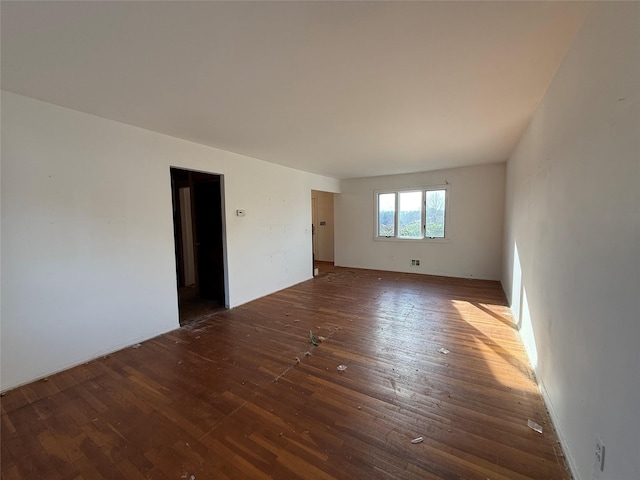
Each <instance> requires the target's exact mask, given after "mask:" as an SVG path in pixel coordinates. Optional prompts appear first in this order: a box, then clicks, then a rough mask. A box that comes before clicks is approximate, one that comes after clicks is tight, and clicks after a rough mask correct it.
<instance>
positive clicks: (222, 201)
mask: <svg viewBox="0 0 640 480" xmlns="http://www.w3.org/2000/svg"><path fill="white" fill-rule="evenodd" d="M173 170H181V171H183V172H187V173H188V175H189V185H188V186H189V190H190V201H191V223H192V229H193V242H194V245H193V250H194V263H195V276H196V285H197V288H198V289H199V288H200V283H199V279H198V276H199V274H198V251H197V250H198V249H197V248H196V245H195V242H196V238H197V234H196V231H195V228H196V227H195V215H196V214H195V204H194V203H195V202H194V181H193V178H192V177H193V175H192V174H196V175H199V174H205V175H212V176H216V177H218V179H219V183H220V221H221V235H222V268H223V272H222V275H223V283H224V300H223V303H224V307H225V308H230V302H229V263H228V255H227V252H228V249H227V214H226V201H225V199H226V192H225V178H224V174H222V173H215V172H207V171H203V170H195V169H190V168H184V167H181V166H176V165H170V167H169V172H170V178H171V182H170V188H171V198H172V202H175V201H176V200H178V201H179V193H178V190H179V188H177V187H176V186H175V185H174V181H173ZM174 208H175V204H174ZM179 218H180V207H179V204H178V219H179ZM172 222H173V223H174V246H175V248H174V250H175V252H176V254H177V253H178V249H180V252H179V253H180V254H182V251H181V250H182V242H183V239H182V235H180V237H179V238H178V237H177V236H176V235H175V228H176V225H175V214H174V212H173V209H172ZM178 227H180V226H178ZM174 262H176V266H175V272H176V297H177V295H178V289H177V287H178V286H179V285H180V282H181V277H180V276H184V272H183V271H182V268H181V265H180V264H179V262H178V259H177V257H176V255H174Z"/></svg>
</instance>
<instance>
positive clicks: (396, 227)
mask: <svg viewBox="0 0 640 480" xmlns="http://www.w3.org/2000/svg"><path fill="white" fill-rule="evenodd" d="M436 190H444V191H445V198H444V202H445V203H444V237H426V236H425V228H426V220H427V219H426V215H427V208H426V201H427V195H426V192H429V191H436ZM403 192H422V208H421V210H422V212H421V219H420V222H421V236H420V238H402V237H399V236H398V235H399V232H400V229H399V221H400V211H399V206H400V195H399V194H400V193H403ZM384 193H395V195H396V197H395V199H396V205H395V225H394V236H393V237H381V236H380V235H379V232H378V228H379V226H380V219H379V214H380V205H379V198H380V195H381V194H384ZM373 197H374V199H373V204H374V212H373V216H374V222H373V239H374V240H376V241H381V242H423V243H424V242H428V243H430V242H434V243H438V242H450V241H451V236H450V233H451V227H450V223H449V222H450V212H449V210H450V208H449V205H450V203H451V185H450V184H448V183H446V184H444V185H425V186H419V187H403V188H395V189H381V190H374V192H373Z"/></svg>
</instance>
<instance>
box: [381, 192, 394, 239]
mask: <svg viewBox="0 0 640 480" xmlns="http://www.w3.org/2000/svg"><path fill="white" fill-rule="evenodd" d="M395 235H396V194H395V193H381V194H379V195H378V236H379V237H395Z"/></svg>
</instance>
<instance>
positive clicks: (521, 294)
mask: <svg viewBox="0 0 640 480" xmlns="http://www.w3.org/2000/svg"><path fill="white" fill-rule="evenodd" d="M510 297H511V312H512V314H513V317H514V321H515V324H516V328H517V329H518V331H519V332H520V337H521V338H522V343H523V344H524V348H525V350H526V351H527V355H528V356H529V361H530V362H531V366H532V367H533V370H534V371H536V369H537V368H538V348H537V346H536V339H535V337H534V334H533V325H532V324H531V312H530V310H529V302H528V301H527V290H526V288H525V286H524V283H523V281H522V266H521V264H520V255H519V253H518V245H517V244H516V243H515V242H514V244H513V272H512V273H511V295H510Z"/></svg>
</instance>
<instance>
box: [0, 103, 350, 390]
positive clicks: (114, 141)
mask: <svg viewBox="0 0 640 480" xmlns="http://www.w3.org/2000/svg"><path fill="white" fill-rule="evenodd" d="M170 166H177V167H182V168H190V169H195V170H201V171H205V172H211V173H218V174H223V175H224V190H225V197H226V198H225V202H226V232H227V261H228V282H229V289H228V301H229V304H230V305H231V306H236V305H239V304H241V303H244V302H247V301H249V300H252V299H255V298H257V297H260V296H263V295H266V294H268V293H271V292H273V291H276V290H279V289H282V288H285V287H287V286H290V285H293V284H295V283H298V282H300V281H303V280H306V279H308V278H311V274H312V272H311V231H310V230H311V229H310V224H311V195H310V192H311V189H319V190H326V191H337V189H338V187H339V182H338V181H337V180H335V179H330V178H326V177H321V176H318V175H312V174H308V173H304V172H301V171H298V170H294V169H290V168H285V167H281V166H277V165H274V164H270V163H266V162H263V161H259V160H256V159H252V158H248V157H244V156H241V155H236V154H233V153H230V152H225V151H221V150H217V149H214V148H210V147H206V146H202V145H198V144H194V143H190V142H187V141H183V140H179V139H176V138H172V137H168V136H165V135H160V134H157V133H154V132H150V131H146V130H143V129H140V128H136V127H131V126H128V125H124V124H121V123H117V122H113V121H109V120H105V119H101V118H98V117H94V116H91V115H87V114H83V113H79V112H75V111H72V110H68V109H65V108H61V107H57V106H54V105H51V104H47V103H43V102H39V101H37V100H33V99H29V98H26V97H22V96H18V95H14V94H11V93H7V92H3V93H2V240H1V246H2V278H1V281H2V288H3V291H2V306H1V315H2V317H1V318H2V325H1V328H2V338H1V341H2V344H1V359H0V361H1V373H2V375H1V385H0V388H1V389H3V390H4V389H7V388H10V387H13V386H16V385H19V384H22V383H25V382H28V381H30V380H33V379H36V378H38V377H42V376H45V375H48V374H50V373H52V372H55V371H58V370H61V369H64V368H66V367H69V366H71V365H74V364H78V363H81V362H83V361H86V360H87V359H90V358H93V357H96V356H99V355H102V354H104V353H107V352H110V351H113V350H116V349H118V348H121V347H124V346H126V345H130V344H133V343H135V342H138V341H140V340H143V339H146V338H150V337H153V336H155V335H158V334H160V333H163V332H166V331H168V330H171V329H174V328H177V327H178V307H177V298H176V273H175V257H174V238H173V224H172V221H173V220H172V206H171V181H170V171H169V168H170ZM238 208H244V209H246V212H247V213H246V217H236V216H235V214H234V212H235V210H236V209H238Z"/></svg>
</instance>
